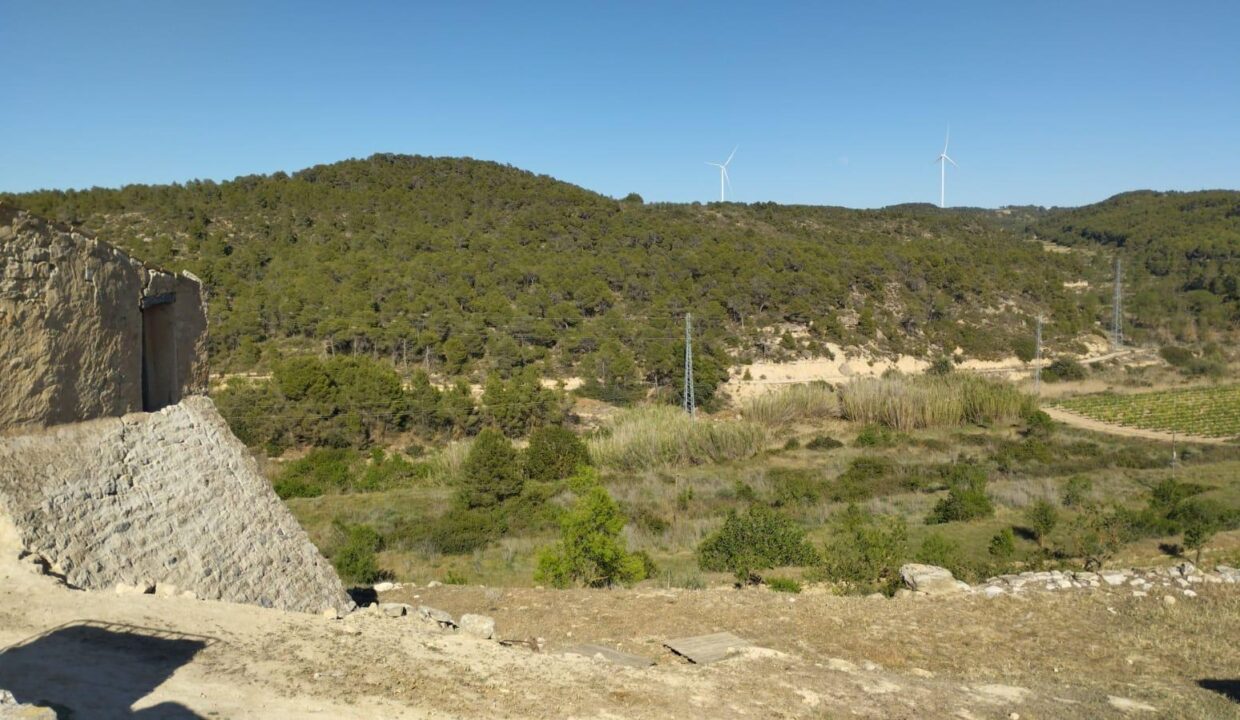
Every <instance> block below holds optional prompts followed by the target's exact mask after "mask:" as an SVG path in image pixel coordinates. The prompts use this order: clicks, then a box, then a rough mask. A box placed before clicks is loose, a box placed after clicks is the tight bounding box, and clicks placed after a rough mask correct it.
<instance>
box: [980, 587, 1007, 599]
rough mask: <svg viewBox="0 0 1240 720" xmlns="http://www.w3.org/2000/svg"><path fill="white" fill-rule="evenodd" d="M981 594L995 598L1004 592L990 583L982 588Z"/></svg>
mask: <svg viewBox="0 0 1240 720" xmlns="http://www.w3.org/2000/svg"><path fill="white" fill-rule="evenodd" d="M982 594H983V595H985V596H986V597H987V598H990V599H992V600H993V599H994V598H997V597H999V596H1000V595H1003V594H1004V593H1003V588H1001V587H995V586H994V585H990V586H987V587H986V589H985V590H982Z"/></svg>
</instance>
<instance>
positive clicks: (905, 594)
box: [892, 588, 913, 600]
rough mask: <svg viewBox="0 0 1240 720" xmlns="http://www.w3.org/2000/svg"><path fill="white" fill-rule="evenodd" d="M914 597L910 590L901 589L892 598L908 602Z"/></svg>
mask: <svg viewBox="0 0 1240 720" xmlns="http://www.w3.org/2000/svg"><path fill="white" fill-rule="evenodd" d="M912 596H913V591H912V590H909V589H908V588H900V589H898V590H896V594H895V595H893V596H892V597H894V598H895V599H896V600H907V599H908V598H911V597H912Z"/></svg>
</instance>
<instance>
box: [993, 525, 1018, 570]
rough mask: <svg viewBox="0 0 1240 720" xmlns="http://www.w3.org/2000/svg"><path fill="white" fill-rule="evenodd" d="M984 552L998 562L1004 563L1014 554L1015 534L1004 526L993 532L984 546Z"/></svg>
mask: <svg viewBox="0 0 1240 720" xmlns="http://www.w3.org/2000/svg"><path fill="white" fill-rule="evenodd" d="M986 552H987V553H989V554H990V557H992V558H994V559H995V561H997V562H999V563H1006V562H1008V561H1009V560H1011V559H1012V556H1013V555H1015V554H1016V534H1015V533H1013V532H1012V528H1010V527H1006V528H1003V529H1002V530H1000V531H999V532H997V533H995V534H994V536H993V537H991V538H990V544H989V545H987V546H986Z"/></svg>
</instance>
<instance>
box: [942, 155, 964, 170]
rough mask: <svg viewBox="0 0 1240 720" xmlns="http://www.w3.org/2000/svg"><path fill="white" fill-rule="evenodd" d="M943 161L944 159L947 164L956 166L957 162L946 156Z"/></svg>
mask: <svg viewBox="0 0 1240 720" xmlns="http://www.w3.org/2000/svg"><path fill="white" fill-rule="evenodd" d="M943 159H944V160H946V161H947V162H949V163H951V164H952V165H956V161H955V160H952V159H951V158H949V157H947V156H946V155H944V156H943ZM956 167H960V166H959V165H956Z"/></svg>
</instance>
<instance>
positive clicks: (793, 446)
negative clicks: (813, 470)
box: [784, 437, 801, 450]
mask: <svg viewBox="0 0 1240 720" xmlns="http://www.w3.org/2000/svg"><path fill="white" fill-rule="evenodd" d="M800 449H801V441H800V440H797V439H796V438H794V437H792V438H788V442H786V443H784V450H800Z"/></svg>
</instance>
